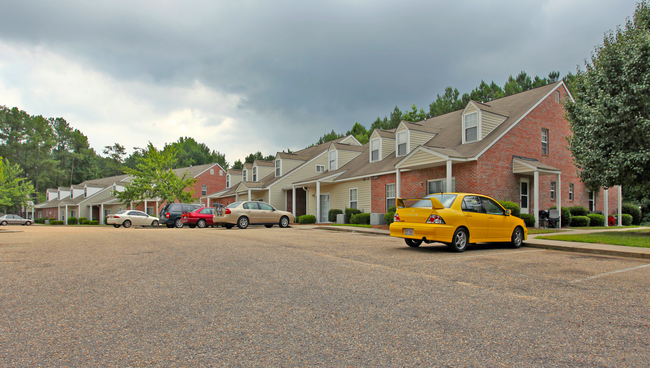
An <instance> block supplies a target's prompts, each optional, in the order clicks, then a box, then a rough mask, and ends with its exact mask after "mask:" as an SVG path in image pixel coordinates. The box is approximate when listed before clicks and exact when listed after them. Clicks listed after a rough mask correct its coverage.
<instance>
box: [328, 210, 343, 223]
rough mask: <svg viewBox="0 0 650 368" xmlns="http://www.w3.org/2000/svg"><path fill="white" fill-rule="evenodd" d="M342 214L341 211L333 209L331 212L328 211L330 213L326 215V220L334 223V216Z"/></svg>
mask: <svg viewBox="0 0 650 368" xmlns="http://www.w3.org/2000/svg"><path fill="white" fill-rule="evenodd" d="M342 213H343V211H341V210H339V209H333V210H330V211H329V212H328V213H327V219H328V220H329V221H330V222H336V215H340V214H342Z"/></svg>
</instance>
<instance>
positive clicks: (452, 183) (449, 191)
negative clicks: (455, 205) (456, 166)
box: [426, 176, 456, 195]
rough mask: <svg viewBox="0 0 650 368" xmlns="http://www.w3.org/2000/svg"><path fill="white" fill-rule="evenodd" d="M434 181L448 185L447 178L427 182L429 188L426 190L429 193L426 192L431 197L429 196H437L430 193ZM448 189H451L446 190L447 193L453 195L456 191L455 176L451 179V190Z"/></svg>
mask: <svg viewBox="0 0 650 368" xmlns="http://www.w3.org/2000/svg"><path fill="white" fill-rule="evenodd" d="M432 181H441V182H442V183H443V184H445V185H446V183H447V178H446V177H445V178H439V179H431V180H427V188H426V190H427V192H426V193H427V195H429V194H435V193H429V183H430V182H432ZM448 189H449V188H447V189H446V190H445V192H446V193H453V192H455V191H456V177H455V176H452V177H451V190H448ZM437 193H438V192H437Z"/></svg>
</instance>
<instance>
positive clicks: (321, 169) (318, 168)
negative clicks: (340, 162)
mask: <svg viewBox="0 0 650 368" xmlns="http://www.w3.org/2000/svg"><path fill="white" fill-rule="evenodd" d="M316 172H317V173H322V172H325V165H316Z"/></svg>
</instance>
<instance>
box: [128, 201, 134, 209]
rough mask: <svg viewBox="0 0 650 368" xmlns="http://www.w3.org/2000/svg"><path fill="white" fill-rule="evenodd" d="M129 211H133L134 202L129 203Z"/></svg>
mask: <svg viewBox="0 0 650 368" xmlns="http://www.w3.org/2000/svg"><path fill="white" fill-rule="evenodd" d="M129 209H130V210H132V209H133V202H129Z"/></svg>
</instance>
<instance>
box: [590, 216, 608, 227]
mask: <svg viewBox="0 0 650 368" xmlns="http://www.w3.org/2000/svg"><path fill="white" fill-rule="evenodd" d="M587 217H589V226H605V216H604V215H598V214H595V213H591V214H589V215H587Z"/></svg>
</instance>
